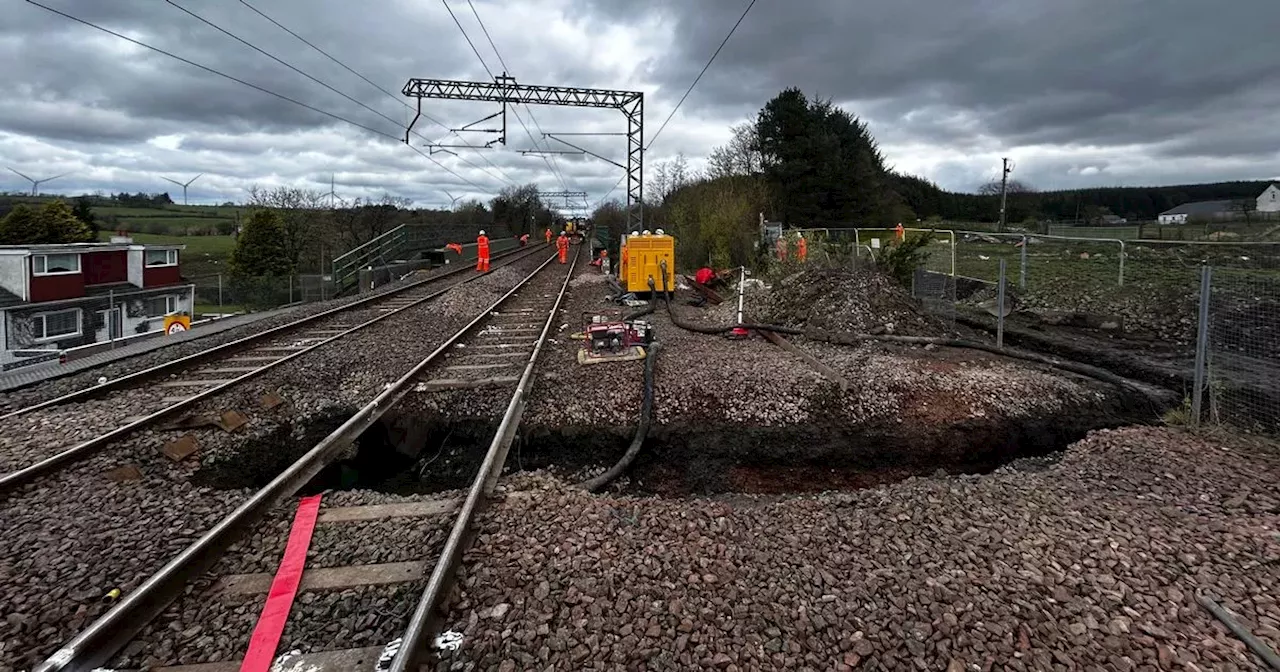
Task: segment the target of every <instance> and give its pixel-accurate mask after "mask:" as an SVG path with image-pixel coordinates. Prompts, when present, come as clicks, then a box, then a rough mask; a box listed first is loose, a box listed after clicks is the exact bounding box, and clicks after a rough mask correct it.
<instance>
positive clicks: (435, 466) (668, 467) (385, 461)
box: [280, 409, 1136, 497]
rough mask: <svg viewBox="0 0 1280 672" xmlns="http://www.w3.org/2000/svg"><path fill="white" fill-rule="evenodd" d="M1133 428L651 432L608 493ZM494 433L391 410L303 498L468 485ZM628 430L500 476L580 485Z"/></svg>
mask: <svg viewBox="0 0 1280 672" xmlns="http://www.w3.org/2000/svg"><path fill="white" fill-rule="evenodd" d="M1135 420H1136V418H1135V417H1134V416H1133V415H1132V414H1129V413H1123V412H1119V409H1117V412H1116V413H1111V414H1105V415H1100V414H1098V413H1097V411H1096V409H1095V410H1094V411H1092V414H1088V413H1084V412H1081V409H1069V410H1065V411H1063V412H1060V413H1054V414H1046V415H1042V416H1035V417H1024V418H1017V419H990V418H975V419H972V420H971V421H967V422H963V423H951V424H948V425H946V426H939V427H935V428H921V427H918V426H917V427H910V428H904V427H903V426H902V425H897V424H886V425H883V426H877V427H865V426H864V427H858V428H856V429H850V428H841V427H823V426H818V425H812V426H791V427H772V428H771V427H747V426H727V425H726V426H716V425H697V426H686V425H669V426H658V427H654V428H653V429H652V430H651V431H650V433H649V436H648V438H647V439H646V441H645V444H644V448H643V450H642V451H641V453H640V456H639V457H638V458H637V459H636V461H635V462H634V463H633V464H632V466H631V468H630V469H628V471H627V472H626V474H624V477H623V478H622V479H621V480H620V481H619V482H618V484H617V485H615V486H614V487H615V489H620V490H621V491H623V492H626V493H629V494H643V495H661V496H677V497H678V496H689V495H712V494H721V493H769V494H784V493H805V492H818V491H824V490H849V489H858V488H864V487H873V486H877V485H881V484H885V483H890V482H894V481H899V480H903V479H905V478H909V477H911V476H921V475H932V474H936V473H938V472H939V471H942V472H946V473H950V474H958V473H969V474H973V473H987V472H990V471H992V470H994V469H996V468H998V467H1000V466H1003V465H1005V464H1009V463H1011V462H1015V461H1020V463H1023V464H1030V465H1036V464H1043V462H1044V460H1043V459H1039V458H1044V457H1045V456H1052V455H1053V454H1055V453H1057V452H1059V451H1061V450H1062V449H1064V448H1065V447H1066V446H1068V445H1070V444H1071V443H1073V442H1075V441H1078V440H1080V439H1082V438H1083V437H1084V436H1085V434H1087V433H1088V432H1089V431H1090V430H1093V429H1101V428H1112V427H1118V426H1122V425H1126V424H1133V423H1134V422H1135ZM496 430H497V423H496V422H494V421H492V420H489V419H475V420H464V421H458V420H445V419H443V418H437V417H415V416H411V415H404V414H401V415H395V414H392V415H389V416H388V417H387V418H384V419H383V420H382V421H381V422H379V423H378V424H377V425H375V426H374V427H372V428H371V429H370V430H369V431H367V432H365V433H364V435H362V436H361V437H360V439H359V441H358V442H357V444H356V449H355V450H354V452H353V453H352V454H349V455H347V456H345V458H344V459H341V460H339V461H337V462H335V463H333V464H331V465H329V466H328V467H326V469H325V470H324V471H323V472H322V473H321V474H320V475H319V476H318V477H317V478H316V479H314V480H313V482H312V483H311V484H309V486H308V488H307V490H309V491H313V492H314V491H319V490H323V489H330V488H332V489H368V490H375V491H381V492H389V493H396V494H421V493H434V492H441V491H446V490H454V489H459V488H467V487H469V486H470V484H471V481H472V479H473V478H474V477H475V474H476V473H477V471H478V470H479V468H480V465H481V462H482V461H483V459H484V455H485V452H486V451H487V450H488V448H489V444H490V442H491V441H492V439H493V435H494V432H495V431H496ZM634 431H635V429H634V427H566V428H554V429H548V428H537V427H535V428H526V430H525V431H523V432H521V434H520V436H519V437H518V438H517V440H516V442H515V444H514V445H513V446H512V447H511V451H510V453H509V456H508V458H507V465H506V472H507V473H514V472H518V471H528V470H535V469H547V470H551V471H554V472H556V473H560V474H563V475H566V476H568V477H572V478H579V477H582V478H585V477H586V476H589V475H594V474H596V473H600V472H601V471H603V470H604V469H606V468H608V467H610V466H612V465H613V464H614V463H615V462H616V461H617V460H618V459H619V458H620V457H621V456H622V455H623V453H624V452H625V451H626V449H627V446H628V444H629V443H630V442H631V439H632V436H633V433H634ZM295 434H296V433H295ZM280 452H285V453H287V452H291V451H280ZM1028 458H1033V459H1030V460H1028Z"/></svg>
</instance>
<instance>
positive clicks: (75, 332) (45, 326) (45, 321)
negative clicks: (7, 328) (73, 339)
mask: <svg viewBox="0 0 1280 672" xmlns="http://www.w3.org/2000/svg"><path fill="white" fill-rule="evenodd" d="M31 328H32V331H33V333H34V334H35V337H36V340H40V341H46V340H51V339H54V338H62V337H64V336H79V335H80V309H79V308H72V309H71V310H59V311H57V312H53V313H39V314H37V315H36V316H35V317H33V318H31Z"/></svg>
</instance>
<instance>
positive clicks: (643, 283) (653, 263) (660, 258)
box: [622, 233, 676, 292]
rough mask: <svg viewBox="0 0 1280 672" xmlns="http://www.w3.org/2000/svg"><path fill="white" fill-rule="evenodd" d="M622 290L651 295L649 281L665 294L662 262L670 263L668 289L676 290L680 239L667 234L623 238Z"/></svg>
mask: <svg viewBox="0 0 1280 672" xmlns="http://www.w3.org/2000/svg"><path fill="white" fill-rule="evenodd" d="M622 244H623V246H624V249H625V253H624V254H623V255H622V256H623V259H622V262H623V265H622V286H623V287H624V288H625V289H626V290H627V291H628V292H648V291H649V278H653V286H654V288H655V289H656V290H657V291H659V292H661V291H662V262H664V261H665V262H667V285H666V287H667V289H668V290H669V291H672V292H674V291H675V290H676V239H675V238H672V237H671V236H668V235H665V234H645V233H638V234H632V235H629V236H626V237H624V238H623V241H622Z"/></svg>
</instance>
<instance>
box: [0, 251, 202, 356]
mask: <svg viewBox="0 0 1280 672" xmlns="http://www.w3.org/2000/svg"><path fill="white" fill-rule="evenodd" d="M185 247H186V246H185V245H136V244H134V243H133V240H132V239H131V238H127V237H116V238H112V241H111V242H109V243H71V244H65V245H0V346H3V347H0V352H3V357H0V359H3V360H5V361H10V360H12V359H14V353H15V351H22V350H52V351H57V350H65V349H67V348H71V347H75V346H80V345H88V344H90V343H96V342H98V341H105V340H108V339H112V338H120V337H123V336H130V335H133V334H142V333H146V332H149V331H158V330H160V329H163V325H164V318H165V316H166V315H174V314H178V313H188V314H190V313H191V312H192V309H193V307H194V305H193V304H194V300H195V286H194V285H192V284H189V283H185V282H183V279H182V273H181V270H180V268H179V265H178V254H179V251H180V250H182V249H183V248H185Z"/></svg>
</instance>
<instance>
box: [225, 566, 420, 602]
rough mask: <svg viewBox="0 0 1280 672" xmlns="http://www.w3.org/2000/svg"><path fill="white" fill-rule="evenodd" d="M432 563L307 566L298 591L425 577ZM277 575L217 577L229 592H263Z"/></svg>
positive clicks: (385, 583) (372, 584)
mask: <svg viewBox="0 0 1280 672" xmlns="http://www.w3.org/2000/svg"><path fill="white" fill-rule="evenodd" d="M430 570H431V565H429V564H427V563H425V562H387V563H382V564H378V565H349V566H346V567H321V568H316V569H308V570H306V571H305V572H303V574H302V583H301V585H299V586H298V589H299V590H336V589H339V588H356V587H359V586H382V585H387V584H392V583H404V582H406V581H414V580H417V579H421V578H422V577H424V576H426V572H428V571H430ZM273 578H275V575H274V574H270V573H266V572H263V573H259V574H233V575H231V576H224V577H222V578H220V579H218V588H219V589H220V590H222V591H223V592H224V593H226V594H228V595H261V594H263V593H266V592H267V591H269V590H271V580H272V579H273Z"/></svg>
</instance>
